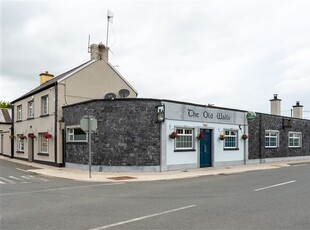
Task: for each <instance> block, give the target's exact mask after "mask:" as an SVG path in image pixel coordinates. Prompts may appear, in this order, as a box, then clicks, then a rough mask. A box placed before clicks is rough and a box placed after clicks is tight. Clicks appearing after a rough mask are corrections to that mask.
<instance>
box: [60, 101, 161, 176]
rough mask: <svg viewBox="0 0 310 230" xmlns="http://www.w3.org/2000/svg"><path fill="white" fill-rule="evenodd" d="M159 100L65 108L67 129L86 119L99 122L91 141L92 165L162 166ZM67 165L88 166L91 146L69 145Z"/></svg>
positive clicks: (99, 103) (101, 103)
mask: <svg viewBox="0 0 310 230" xmlns="http://www.w3.org/2000/svg"><path fill="white" fill-rule="evenodd" d="M158 105H160V101H159V100H156V99H114V100H93V101H88V102H84V103H79V104H75V105H70V106H65V107H63V112H64V114H63V115H64V122H65V125H66V127H68V126H74V125H79V124H80V120H81V118H82V117H83V116H84V115H92V116H94V117H95V118H96V119H97V121H98V129H97V132H96V133H93V134H92V135H91V137H92V140H91V141H92V165H94V166H96V165H97V166H102V168H103V171H104V170H105V169H104V166H117V167H122V166H123V167H136V166H138V167H147V166H159V165H160V124H158V123H156V106H158ZM64 149H65V160H66V163H74V164H82V165H87V164H88V156H89V154H88V143H86V142H84V143H75V142H68V141H66V144H65V146H64Z"/></svg>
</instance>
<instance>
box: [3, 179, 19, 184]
mask: <svg viewBox="0 0 310 230" xmlns="http://www.w3.org/2000/svg"><path fill="white" fill-rule="evenodd" d="M0 180H2V181H6V182H9V183H10V184H16V183H15V182H14V181H12V180H9V179H6V178H4V177H0Z"/></svg>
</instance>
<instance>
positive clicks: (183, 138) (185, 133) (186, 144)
mask: <svg viewBox="0 0 310 230" xmlns="http://www.w3.org/2000/svg"><path fill="white" fill-rule="evenodd" d="M176 133H177V137H176V139H175V150H191V149H194V129H188V128H186V129H183V128H177V129H176Z"/></svg>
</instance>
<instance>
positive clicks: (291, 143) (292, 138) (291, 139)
mask: <svg viewBox="0 0 310 230" xmlns="http://www.w3.org/2000/svg"><path fill="white" fill-rule="evenodd" d="M301 138H302V135H301V133H300V132H289V133H288V147H290V148H299V147H301Z"/></svg>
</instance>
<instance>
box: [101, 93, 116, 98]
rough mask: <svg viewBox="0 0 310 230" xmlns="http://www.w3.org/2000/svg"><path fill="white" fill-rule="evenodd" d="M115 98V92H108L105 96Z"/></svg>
mask: <svg viewBox="0 0 310 230" xmlns="http://www.w3.org/2000/svg"><path fill="white" fill-rule="evenodd" d="M114 98H116V95H115V93H107V94H106V95H105V96H104V99H114Z"/></svg>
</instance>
